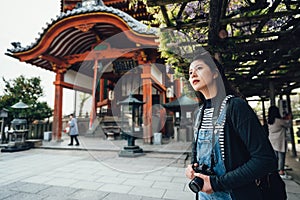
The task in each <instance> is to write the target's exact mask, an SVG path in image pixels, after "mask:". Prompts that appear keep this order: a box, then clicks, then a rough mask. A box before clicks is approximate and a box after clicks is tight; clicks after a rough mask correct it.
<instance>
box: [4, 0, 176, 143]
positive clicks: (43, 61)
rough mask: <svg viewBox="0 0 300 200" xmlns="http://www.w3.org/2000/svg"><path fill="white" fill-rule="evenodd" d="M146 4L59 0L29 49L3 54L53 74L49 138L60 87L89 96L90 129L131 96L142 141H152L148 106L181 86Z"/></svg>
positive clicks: (57, 125) (56, 129)
mask: <svg viewBox="0 0 300 200" xmlns="http://www.w3.org/2000/svg"><path fill="white" fill-rule="evenodd" d="M150 18H151V15H150V14H149V13H147V11H146V7H145V5H143V4H142V3H139V4H137V5H136V6H135V7H133V8H129V6H128V1H126V0H104V1H101V0H100V1H99V0H61V13H60V15H58V16H56V17H55V18H53V19H52V21H51V22H50V23H46V26H45V27H44V28H43V29H42V32H41V33H40V34H39V38H37V39H36V40H35V41H34V42H33V43H31V45H29V46H26V47H23V46H22V45H21V44H20V43H19V42H14V43H12V44H13V48H11V49H8V52H7V53H6V54H7V55H9V56H11V57H13V58H16V59H19V60H20V61H21V62H26V63H29V64H31V65H33V66H36V67H40V68H43V69H46V70H49V71H52V72H53V73H55V74H56V78H55V80H54V86H55V99H54V114H53V128H52V132H53V137H54V139H55V140H57V141H59V140H60V139H61V136H62V135H61V134H62V114H63V113H62V106H63V104H62V101H63V95H64V94H63V89H64V88H68V89H72V90H76V91H81V92H84V93H89V94H91V96H92V106H91V108H90V113H89V117H90V123H89V129H90V130H91V131H93V130H95V129H96V128H97V126H98V125H99V123H98V120H97V118H99V116H101V117H103V116H113V119H115V120H116V121H117V120H119V119H118V118H119V117H120V116H121V106H119V104H118V102H120V101H123V100H124V99H126V98H128V97H129V96H130V95H132V97H134V98H135V99H137V100H139V101H141V102H143V105H142V106H141V109H140V113H141V120H139V124H138V126H141V125H143V127H144V129H143V138H144V142H145V143H151V138H152V136H153V131H152V129H151V128H150V126H149V125H150V124H151V123H152V115H149V113H152V107H153V105H156V104H159V105H160V104H164V103H167V102H169V101H171V100H173V99H174V98H176V96H180V91H181V89H180V84H179V83H178V81H175V80H173V79H172V77H173V76H172V74H170V72H169V71H167V70H168V68H167V67H166V66H165V65H164V61H163V60H162V59H161V58H160V55H159V52H158V49H157V48H158V45H159V44H158V38H157V31H158V30H157V28H155V27H149V26H147V25H145V24H143V23H141V22H140V21H141V20H145V19H150Z"/></svg>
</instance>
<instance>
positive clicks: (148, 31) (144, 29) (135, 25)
mask: <svg viewBox="0 0 300 200" xmlns="http://www.w3.org/2000/svg"><path fill="white" fill-rule="evenodd" d="M96 12H103V13H110V14H113V15H116V16H118V17H120V18H122V20H124V22H125V23H127V25H128V26H129V27H130V29H132V30H133V31H134V32H136V33H138V34H143V35H156V34H157V28H151V27H148V26H146V25H145V24H143V23H141V22H139V21H137V20H136V19H134V18H133V17H131V16H130V15H128V14H127V13H125V12H123V11H120V10H118V9H115V8H112V7H107V6H91V7H81V8H76V9H73V10H71V11H67V12H65V13H61V14H60V15H57V16H56V18H55V19H53V18H52V19H51V23H46V27H44V28H42V30H43V31H42V32H41V33H38V35H39V37H38V38H36V39H35V42H33V43H31V44H30V45H27V46H26V47H22V46H21V44H20V43H19V42H13V43H12V44H13V45H14V48H11V49H7V51H9V52H11V53H19V52H24V51H28V50H30V49H32V48H34V47H35V46H36V45H37V44H38V43H39V41H40V40H41V38H42V36H43V35H44V34H45V33H46V32H47V31H48V30H49V28H50V27H52V26H53V25H54V24H56V23H57V22H59V21H61V20H63V19H66V18H69V17H73V16H78V15H82V14H88V13H96Z"/></svg>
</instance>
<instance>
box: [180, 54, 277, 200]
mask: <svg viewBox="0 0 300 200" xmlns="http://www.w3.org/2000/svg"><path fill="white" fill-rule="evenodd" d="M189 82H190V84H191V86H192V87H193V89H194V90H195V91H196V92H197V93H198V94H199V95H200V97H201V101H202V102H203V104H202V106H200V109H199V110H198V111H197V112H196V114H195V119H194V141H193V146H192V164H191V165H188V167H187V168H186V176H187V177H188V178H189V179H191V180H193V181H194V178H195V177H199V178H200V179H203V181H204V184H203V187H202V189H201V188H200V191H199V192H197V195H196V196H197V198H199V199H201V200H203V199H205V200H206V199H220V200H248V199H249V200H253V199H255V200H259V199H262V194H261V192H260V190H259V189H258V187H257V184H256V183H257V180H258V179H259V178H261V177H263V176H265V175H267V174H268V173H270V172H275V171H276V170H277V162H276V157H275V154H274V151H273V149H272V146H271V144H270V142H269V140H268V138H267V136H266V135H265V134H264V130H263V128H262V126H261V124H260V122H259V120H258V118H257V116H256V114H255V113H254V112H253V110H252V109H251V107H250V106H249V105H248V104H247V103H246V102H245V101H244V100H243V99H242V98H240V97H237V96H238V95H237V93H236V92H235V91H234V90H233V89H232V87H230V84H229V83H228V81H227V79H226V77H225V75H224V72H223V70H222V66H220V64H219V63H218V62H216V60H215V59H214V58H212V57H211V56H210V55H209V53H208V52H206V51H203V52H202V53H198V54H197V56H196V57H195V58H194V59H193V62H192V63H191V64H190V69H189ZM203 166H204V167H203ZM195 169H196V170H195ZM200 169H202V170H200ZM199 170H200V171H199ZM195 171H196V172H195ZM199 172H201V173H199ZM205 174H207V175H205ZM193 181H192V182H193Z"/></svg>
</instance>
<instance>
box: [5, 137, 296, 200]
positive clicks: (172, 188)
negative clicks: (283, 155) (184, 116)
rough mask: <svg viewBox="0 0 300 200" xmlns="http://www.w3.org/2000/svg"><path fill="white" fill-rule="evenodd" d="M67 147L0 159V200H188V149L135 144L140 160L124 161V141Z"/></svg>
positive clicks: (292, 185) (291, 188) (292, 194)
mask: <svg viewBox="0 0 300 200" xmlns="http://www.w3.org/2000/svg"><path fill="white" fill-rule="evenodd" d="M96 141H97V140H96ZM67 142H68V141H67V140H66V141H64V142H63V143H60V144H55V143H53V142H52V143H51V142H44V145H43V146H42V147H41V148H34V149H30V150H27V151H20V152H14V153H3V152H2V153H0V176H1V179H0V199H1V200H2V199H5V200H27V199H28V200H29V199H30V200H52V199H53V200H54V199H55V200H57V199H59V200H75V199H77V200H81V199H84V200H94V199H95V200H96V199H97V200H159V199H165V200H167V199H169V200H171V199H173V200H175V199H177V200H188V199H191V200H192V199H194V194H193V193H192V192H191V191H190V190H189V188H188V185H187V184H188V182H189V180H188V179H186V178H185V175H184V171H185V165H186V159H187V155H186V154H184V152H185V151H186V148H188V146H189V144H184V143H177V144H176V143H174V144H168V145H166V144H163V145H148V146H145V145H144V146H143V145H142V144H140V145H141V147H142V148H143V149H145V152H146V153H145V155H143V156H139V157H135V158H127V157H119V155H118V152H119V150H120V149H122V147H123V145H124V144H126V141H116V142H109V141H105V140H102V141H100V140H98V142H97V143H98V147H99V146H100V147H99V149H96V146H97V145H96V142H95V138H94V139H92V138H81V146H79V147H75V146H74V147H69V146H67V145H66V144H67ZM93 142H94V143H93ZM138 144H139V143H138ZM93 145H94V146H93ZM89 147H90V148H89ZM101 147H102V149H101ZM180 149H181V150H182V151H180ZM187 162H188V161H187ZM296 164H297V163H296ZM285 182H286V185H287V191H288V197H289V198H288V199H290V200H298V199H300V186H299V185H298V184H297V183H296V182H295V181H294V180H288V181H285Z"/></svg>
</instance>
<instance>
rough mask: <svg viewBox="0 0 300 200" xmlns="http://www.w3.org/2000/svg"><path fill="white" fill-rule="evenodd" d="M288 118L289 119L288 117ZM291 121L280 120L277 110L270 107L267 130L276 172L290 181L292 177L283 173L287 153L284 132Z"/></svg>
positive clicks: (274, 107)
mask: <svg viewBox="0 0 300 200" xmlns="http://www.w3.org/2000/svg"><path fill="white" fill-rule="evenodd" d="M288 118H290V117H288ZM290 122H291V120H289V119H282V117H281V115H280V112H279V108H278V107H276V106H271V107H270V108H269V114H268V130H269V139H270V142H271V144H272V147H273V149H274V151H275V154H276V156H277V159H278V172H279V174H280V176H281V178H283V179H291V178H292V177H291V176H289V175H287V174H286V172H285V171H284V166H285V156H286V151H287V140H286V131H287V128H288V127H289V126H290Z"/></svg>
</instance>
